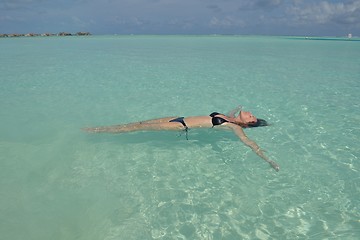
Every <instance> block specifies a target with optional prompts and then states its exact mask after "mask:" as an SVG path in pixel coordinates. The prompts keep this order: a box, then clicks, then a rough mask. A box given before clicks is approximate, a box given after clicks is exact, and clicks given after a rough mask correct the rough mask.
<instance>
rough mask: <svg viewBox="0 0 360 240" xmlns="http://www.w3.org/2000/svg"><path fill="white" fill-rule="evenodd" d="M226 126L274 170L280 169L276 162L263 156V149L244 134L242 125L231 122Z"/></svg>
mask: <svg viewBox="0 0 360 240" xmlns="http://www.w3.org/2000/svg"><path fill="white" fill-rule="evenodd" d="M226 126H227V127H229V128H230V129H232V130H233V131H234V132H235V134H236V135H237V136H238V137H239V138H240V140H241V141H242V142H243V143H244V144H245V145H246V146H248V147H250V148H251V149H252V150H253V151H254V152H255V153H256V154H257V155H258V156H259V157H261V158H262V159H264V160H265V161H266V162H267V163H269V164H270V165H271V167H273V168H274V169H275V170H276V171H279V170H280V166H279V165H278V164H277V163H276V162H274V161H272V160H270V159H269V158H268V157H267V156H265V154H264V151H263V150H262V149H261V148H260V147H259V146H258V145H257V144H256V142H254V141H252V140H251V139H249V138H248V137H247V136H246V135H245V133H244V130H243V129H242V127H240V126H238V125H235V124H233V123H229V124H226Z"/></svg>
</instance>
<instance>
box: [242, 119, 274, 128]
mask: <svg viewBox="0 0 360 240" xmlns="http://www.w3.org/2000/svg"><path fill="white" fill-rule="evenodd" d="M269 125H270V124H268V123H267V122H266V121H265V120H264V119H261V118H258V119H257V121H256V122H255V123H248V124H247V127H265V126H269Z"/></svg>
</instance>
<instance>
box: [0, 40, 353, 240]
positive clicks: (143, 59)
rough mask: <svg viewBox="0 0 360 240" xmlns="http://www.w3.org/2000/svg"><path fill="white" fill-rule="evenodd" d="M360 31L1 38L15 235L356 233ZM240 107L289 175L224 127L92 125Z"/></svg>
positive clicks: (3, 145) (8, 190)
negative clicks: (340, 34) (123, 129)
mask: <svg viewBox="0 0 360 240" xmlns="http://www.w3.org/2000/svg"><path fill="white" fill-rule="evenodd" d="M359 52H360V41H332V40H331V41H325V40H321V39H320V40H319V39H317V40H316V41H315V40H305V39H301V38H288V37H255V36H254V37H253V36H246V37H245V36H92V37H62V38H61V37H53V38H52V37H50V38H16V39H14V38H11V39H5V38H3V39H0V53H1V54H0V83H1V84H0V107H1V111H0V123H1V124H0V152H1V155H0V222H1V224H0V233H1V239H7V240H10V239H37V240H41V239H86V240H89V239H106V240H111V239H264V240H266V239H358V237H359V236H360V209H359V207H360V200H359V199H360V175H359V171H360V163H359V157H360V147H359V146H360V145H359V137H360V125H359V121H360V101H359V100H360V98H359V91H360V82H359V79H360V68H359V66H360V58H359ZM237 105H242V106H243V107H244V109H246V110H250V111H252V112H253V113H254V114H255V115H256V116H258V117H261V118H264V119H267V120H268V121H269V122H271V123H272V126H270V127H266V128H256V129H247V130H245V131H246V134H247V135H248V136H249V137H250V138H251V139H253V140H255V141H256V142H257V143H258V144H259V145H260V146H261V147H262V148H263V149H265V150H266V154H267V155H268V156H269V157H270V158H271V159H273V160H275V161H277V162H278V164H279V165H280V166H281V170H280V172H275V171H274V170H273V169H271V168H270V167H269V165H268V164H266V163H265V162H264V161H263V160H262V159H260V158H259V157H257V156H256V154H254V153H253V152H252V151H251V150H250V149H248V148H247V147H245V146H244V145H243V144H242V143H241V142H240V141H239V140H238V139H237V137H236V136H235V135H234V134H233V133H231V132H227V131H219V130H217V129H202V130H197V129H191V130H190V131H189V140H186V138H185V135H184V134H182V133H181V132H139V133H128V134H121V135H111V134H87V133H84V132H82V131H81V130H80V129H81V128H82V127H88V126H98V125H112V124H119V123H127V122H132V121H140V120H145V119H152V118H158V117H165V116H192V115H207V114H209V113H211V112H213V111H218V112H224V113H226V112H227V111H229V110H231V109H232V108H234V107H236V106H237Z"/></svg>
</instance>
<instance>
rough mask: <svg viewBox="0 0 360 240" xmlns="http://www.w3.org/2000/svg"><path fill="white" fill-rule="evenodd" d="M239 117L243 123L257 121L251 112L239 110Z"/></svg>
mask: <svg viewBox="0 0 360 240" xmlns="http://www.w3.org/2000/svg"><path fill="white" fill-rule="evenodd" d="M239 118H240V120H241V121H242V122H243V123H245V124H248V123H256V122H257V118H256V117H255V116H254V115H252V113H251V112H245V111H241V112H240V113H239Z"/></svg>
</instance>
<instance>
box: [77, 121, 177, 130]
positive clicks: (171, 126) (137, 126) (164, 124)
mask: <svg viewBox="0 0 360 240" xmlns="http://www.w3.org/2000/svg"><path fill="white" fill-rule="evenodd" d="M175 118H177V117H165V118H158V119H152V120H146V121H141V122H135V123H128V124H120V125H113V126H105V127H94V128H84V129H83V130H84V131H86V132H92V133H124V132H136V131H142V130H179V129H180V130H181V129H183V125H182V124H181V123H179V122H169V121H170V120H172V119H175Z"/></svg>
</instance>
